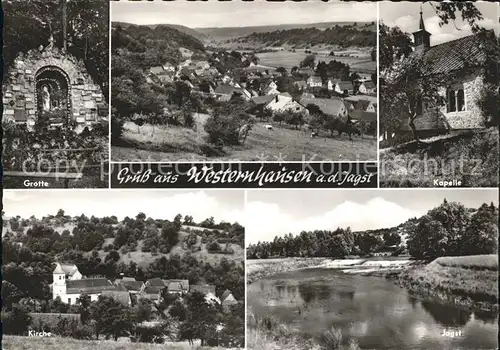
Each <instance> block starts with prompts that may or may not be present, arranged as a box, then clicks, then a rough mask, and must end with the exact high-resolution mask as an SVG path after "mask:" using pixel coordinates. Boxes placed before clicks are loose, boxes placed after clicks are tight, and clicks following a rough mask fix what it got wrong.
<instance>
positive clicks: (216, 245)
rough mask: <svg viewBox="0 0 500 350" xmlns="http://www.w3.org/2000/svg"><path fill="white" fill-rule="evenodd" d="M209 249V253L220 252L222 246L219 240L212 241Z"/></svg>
mask: <svg viewBox="0 0 500 350" xmlns="http://www.w3.org/2000/svg"><path fill="white" fill-rule="evenodd" d="M207 250H208V252H209V253H219V252H220V251H221V247H220V244H219V243H217V241H212V242H211V243H209V244H208V246H207Z"/></svg>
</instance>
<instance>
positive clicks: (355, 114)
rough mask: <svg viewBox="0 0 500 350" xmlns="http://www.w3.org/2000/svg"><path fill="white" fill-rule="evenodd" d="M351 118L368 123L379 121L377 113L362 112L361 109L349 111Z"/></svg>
mask: <svg viewBox="0 0 500 350" xmlns="http://www.w3.org/2000/svg"><path fill="white" fill-rule="evenodd" d="M349 116H350V117H351V118H352V119H356V120H363V121H366V122H371V121H377V113H375V112H367V111H362V110H359V109H354V110H352V111H349Z"/></svg>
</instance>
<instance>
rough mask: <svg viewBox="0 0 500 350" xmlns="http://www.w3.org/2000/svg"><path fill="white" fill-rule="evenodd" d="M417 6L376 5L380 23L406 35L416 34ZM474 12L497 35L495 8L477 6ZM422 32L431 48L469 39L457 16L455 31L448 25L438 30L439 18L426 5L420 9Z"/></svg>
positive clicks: (404, 4) (491, 6)
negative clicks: (478, 14)
mask: <svg viewBox="0 0 500 350" xmlns="http://www.w3.org/2000/svg"><path fill="white" fill-rule="evenodd" d="M420 6H421V3H412V2H399V3H396V2H386V1H383V2H381V3H380V10H379V11H380V20H381V21H382V22H384V24H386V25H388V26H389V27H394V26H398V27H400V28H401V29H402V30H403V31H405V32H407V33H410V34H411V33H413V32H415V31H416V30H418V26H419V21H420ZM476 7H477V9H478V10H479V11H480V12H481V13H482V14H483V20H481V21H480V22H479V24H480V25H481V26H483V27H484V28H486V29H494V30H495V32H496V34H497V35H499V34H500V30H499V22H498V18H499V16H500V11H499V6H498V4H496V3H491V2H477V3H476ZM422 12H423V18H424V23H425V29H426V30H427V31H428V32H429V33H431V34H432V35H431V46H434V45H437V44H441V43H444V42H447V41H451V40H454V39H458V38H461V37H464V36H468V35H471V34H472V32H471V29H470V26H469V25H468V24H467V23H465V22H464V21H462V18H461V15H460V14H458V13H457V17H458V18H457V19H456V20H455V24H456V27H457V28H458V30H457V28H455V26H454V25H453V23H452V22H450V23H448V24H445V25H444V26H442V27H440V26H439V21H440V20H439V17H438V16H437V15H436V12H434V9H433V7H432V6H431V4H430V3H424V4H423V6H422Z"/></svg>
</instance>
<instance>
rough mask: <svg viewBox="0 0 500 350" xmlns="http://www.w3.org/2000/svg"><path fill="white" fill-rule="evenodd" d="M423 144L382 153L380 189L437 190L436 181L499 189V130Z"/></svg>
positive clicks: (409, 144) (402, 146)
mask: <svg viewBox="0 0 500 350" xmlns="http://www.w3.org/2000/svg"><path fill="white" fill-rule="evenodd" d="M423 141H425V144H424V145H420V146H418V145H417V144H416V143H415V142H408V143H406V144H404V145H401V146H398V147H392V148H387V149H381V150H380V170H379V173H380V186H381V187H434V186H435V185H434V180H459V181H461V182H462V184H461V186H463V187H497V186H498V128H491V129H488V130H485V131H481V132H465V133H460V134H456V135H454V136H451V137H447V138H433V139H431V140H429V141H426V140H423Z"/></svg>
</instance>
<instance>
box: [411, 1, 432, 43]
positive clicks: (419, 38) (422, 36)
mask: <svg viewBox="0 0 500 350" xmlns="http://www.w3.org/2000/svg"><path fill="white" fill-rule="evenodd" d="M430 38H431V33H429V32H428V31H426V30H425V24H424V18H423V13H422V9H421V10H420V24H419V29H418V30H417V31H416V32H414V33H413V42H414V43H415V51H425V50H427V49H428V48H429V47H431V41H430Z"/></svg>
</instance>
